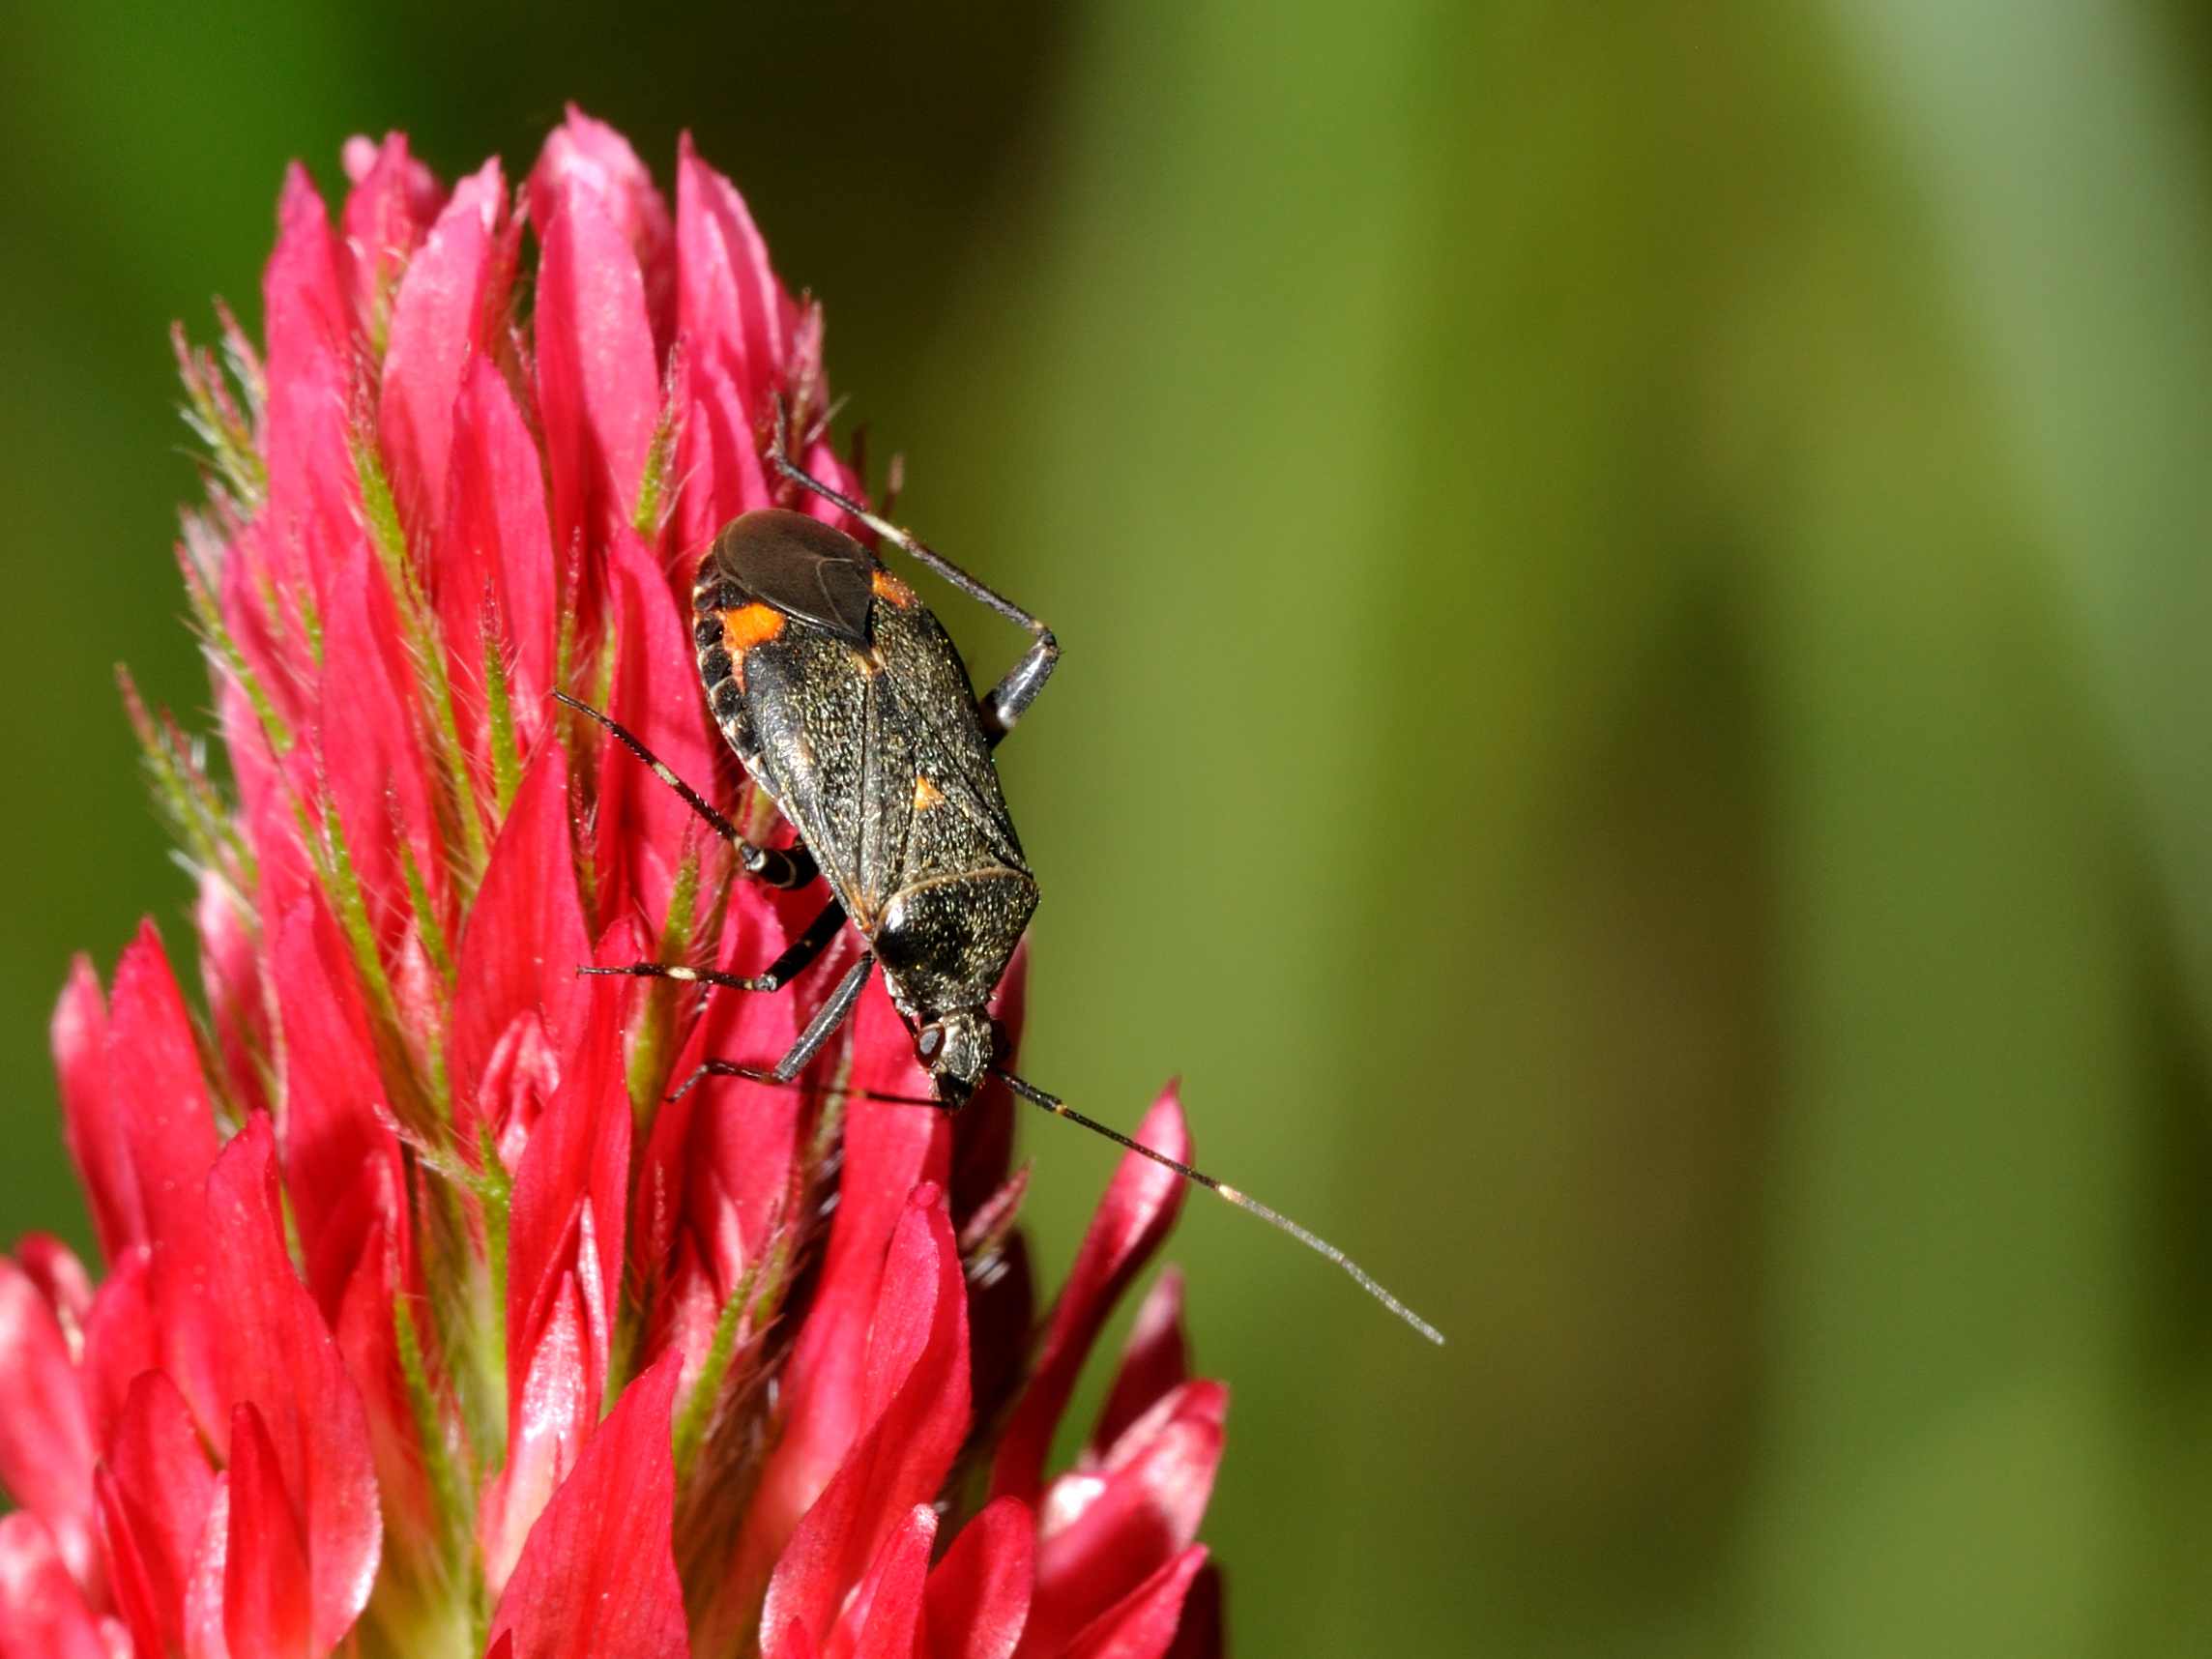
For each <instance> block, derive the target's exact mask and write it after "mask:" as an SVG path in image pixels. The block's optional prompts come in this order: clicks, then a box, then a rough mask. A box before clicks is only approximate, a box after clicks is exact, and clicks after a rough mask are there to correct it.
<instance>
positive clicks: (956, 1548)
mask: <svg viewBox="0 0 2212 1659" xmlns="http://www.w3.org/2000/svg"><path fill="white" fill-rule="evenodd" d="M1035 1527H1036V1523H1035V1520H1034V1518H1033V1516H1032V1515H1031V1514H1030V1509H1029V1505H1028V1504H1026V1503H1024V1502H1022V1501H1021V1499H1017V1498H1002V1499H998V1500H997V1501H995V1502H992V1503H988V1504H986V1505H984V1507H983V1510H982V1512H981V1513H980V1514H978V1515H977V1516H976V1517H975V1519H974V1520H973V1521H971V1522H969V1523H968V1525H967V1526H965V1527H963V1528H961V1529H960V1536H959V1537H957V1538H955V1539H953V1540H952V1548H951V1549H949V1550H947V1551H946V1553H945V1559H944V1560H942V1561H940V1562H939V1563H938V1566H937V1570H936V1571H935V1572H933V1573H931V1574H930V1575H929V1599H928V1638H929V1640H928V1645H927V1648H926V1649H925V1651H926V1653H927V1656H928V1659H1011V1655H1012V1653H1013V1651H1014V1649H1015V1647H1016V1646H1018V1645H1019V1644H1020V1643H1021V1639H1022V1626H1023V1625H1024V1624H1025V1623H1027V1622H1028V1619H1029V1615H1030V1587H1031V1576H1032V1574H1031V1568H1032V1563H1033V1557H1034V1556H1035Z"/></svg>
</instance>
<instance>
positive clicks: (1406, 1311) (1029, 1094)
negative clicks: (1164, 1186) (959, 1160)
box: [991, 1065, 1444, 1348]
mask: <svg viewBox="0 0 2212 1659" xmlns="http://www.w3.org/2000/svg"><path fill="white" fill-rule="evenodd" d="M991 1075H992V1076H994V1077H996V1078H998V1079H999V1080H1000V1081H1002V1082H1003V1083H1004V1084H1005V1086H1006V1087H1007V1088H1008V1089H1011V1090H1012V1091H1014V1092H1015V1093H1016V1094H1019V1095H1020V1096H1021V1097H1022V1098H1023V1099H1024V1100H1027V1101H1028V1102H1029V1103H1030V1104H1031V1105H1033V1106H1042V1107H1043V1108H1044V1109H1045V1110H1046V1111H1047V1112H1050V1113H1051V1114H1052V1115H1053V1116H1054V1117H1055V1118H1065V1119H1066V1120H1067V1121H1069V1122H1071V1123H1080V1124H1082V1125H1083V1127H1085V1128H1086V1129H1089V1130H1090V1131H1091V1133H1092V1134H1094V1135H1104V1136H1105V1137H1106V1138H1107V1139H1108V1140H1109V1141H1112V1142H1113V1143H1115V1145H1117V1146H1121V1147H1126V1148H1127V1149H1128V1150H1130V1151H1132V1152H1135V1153H1136V1154H1137V1155H1138V1156H1139V1157H1146V1158H1150V1159H1151V1160H1152V1162H1154V1163H1155V1164H1158V1165H1160V1166H1161V1167H1162V1168H1163V1169H1171V1170H1173V1171H1175V1173H1176V1174H1177V1175H1179V1176H1180V1177H1182V1179H1184V1180H1187V1181H1189V1182H1190V1183H1191V1184H1192V1185H1194V1186H1203V1187H1204V1188H1206V1190H1207V1191H1208V1192H1211V1193H1217V1194H1219V1195H1220V1196H1221V1197H1223V1198H1225V1199H1227V1200H1228V1201H1229V1202H1230V1203H1231V1204H1234V1205H1235V1206H1236V1207H1237V1208H1238V1209H1248V1210H1250V1211H1251V1212H1252V1213H1253V1214H1254V1215H1257V1216H1258V1217H1259V1218H1260V1219H1261V1220H1262V1221H1265V1222H1266V1224H1267V1225H1268V1226H1270V1227H1272V1228H1275V1229H1276V1230H1277V1231H1279V1232H1283V1233H1288V1234H1289V1235H1290V1236H1291V1237H1293V1238H1295V1239H1296V1240H1297V1241H1298V1242H1299V1243H1300V1244H1303V1245H1304V1246H1305V1247H1306V1248H1307V1249H1308V1250H1311V1251H1312V1252H1313V1253H1314V1254H1315V1255H1317V1256H1320V1257H1322V1258H1324V1260H1326V1261H1330V1262H1334V1263H1335V1264H1336V1265H1337V1266H1339V1267H1342V1268H1343V1269H1344V1270H1345V1272H1347V1273H1348V1274H1350V1275H1351V1276H1352V1280H1353V1283H1354V1284H1356V1285H1357V1286H1358V1287H1359V1288H1360V1289H1361V1290H1363V1291H1365V1292H1366V1293H1367V1294H1368V1295H1371V1296H1373V1297H1374V1298H1375V1299H1376V1300H1377V1301H1379V1302H1381V1303H1382V1304H1383V1306H1384V1307H1386V1308H1388V1309H1389V1310H1390V1311H1391V1312H1392V1313H1394V1314H1396V1315H1397V1316H1398V1317H1399V1318H1400V1319H1402V1320H1404V1321H1405V1322H1406V1323H1407V1324H1410V1325H1412V1327H1413V1328H1414V1329H1415V1330H1417V1331H1419V1332H1420V1333H1421V1334H1422V1335H1423V1336H1425V1337H1427V1338H1428V1339H1429V1340H1430V1341H1431V1342H1433V1343H1435V1344H1436V1345H1437V1346H1438V1347H1439V1348H1441V1347H1442V1346H1443V1345H1444V1333H1443V1332H1442V1331H1441V1330H1439V1329H1438V1328H1437V1327H1436V1326H1435V1325H1433V1324H1430V1323H1429V1322H1428V1321H1427V1320H1425V1319H1423V1318H1422V1317H1421V1316H1420V1315H1419V1314H1417V1313H1415V1312H1414V1311H1413V1310H1412V1308H1410V1307H1408V1306H1407V1305H1406V1304H1405V1303H1404V1302H1402V1301H1400V1300H1399V1299H1398V1298H1397V1297H1396V1296H1394V1295H1391V1294H1390V1293H1389V1292H1388V1291H1386V1290H1384V1289H1383V1287H1382V1286H1381V1285H1380V1284H1378V1283H1377V1282H1376V1281H1375V1278H1374V1276H1373V1275H1372V1274H1370V1273H1369V1272H1368V1271H1367V1269H1366V1268H1364V1267H1362V1266H1360V1265H1359V1264H1358V1263H1357V1262H1354V1261H1353V1259H1352V1258H1351V1257H1350V1256H1347V1255H1346V1254H1345V1253H1344V1252H1343V1251H1342V1250H1339V1249H1338V1248H1337V1247H1336V1246H1335V1245H1334V1244H1331V1243H1330V1242H1329V1241H1328V1240H1327V1239H1325V1238H1324V1237H1321V1236H1320V1235H1319V1234H1318V1233H1309V1232H1307V1231H1306V1229H1304V1228H1303V1227H1300V1226H1299V1225H1298V1224H1297V1223H1296V1222H1295V1221H1293V1220H1292V1219H1291V1218H1290V1217H1289V1216H1287V1215H1285V1214H1284V1213H1283V1212H1282V1211H1281V1210H1279V1209H1270V1208H1268V1207H1267V1206H1266V1205H1264V1204H1262V1203H1261V1202H1260V1201H1259V1200H1258V1199H1256V1198H1254V1197H1253V1196H1252V1195H1251V1194H1250V1193H1248V1192H1246V1191H1244V1189H1243V1188H1241V1187H1235V1186H1231V1185H1230V1184H1229V1183H1228V1182H1227V1181H1225V1180H1215V1179H1213V1178H1212V1177H1211V1176H1209V1175H1207V1174H1206V1173H1204V1172H1203V1171H1201V1170H1194V1169H1192V1168H1191V1167H1190V1165H1188V1164H1186V1163H1182V1162H1179V1160H1177V1159H1175V1158H1171V1157H1169V1156H1168V1155H1167V1153H1165V1152H1163V1151H1160V1150H1156V1149H1155V1148H1151V1147H1148V1146H1146V1145H1145V1144H1144V1142H1142V1141H1132V1140H1131V1139H1130V1138H1129V1137H1128V1136H1126V1135H1124V1134H1122V1133H1121V1130H1119V1129H1116V1128H1112V1127H1110V1126H1109V1125H1107V1124H1104V1123H1101V1122H1099V1121H1098V1120H1097V1119H1095V1118H1087V1117H1085V1116H1084V1115H1083V1114H1082V1113H1081V1112H1078V1111H1077V1110H1076V1109H1075V1108H1074V1107H1072V1106H1070V1105H1069V1104H1068V1103H1067V1102H1066V1101H1064V1100H1062V1098H1061V1097H1060V1096H1059V1095H1057V1094H1053V1093H1050V1092H1048V1091H1045V1090H1042V1089H1039V1088H1038V1087H1037V1086H1036V1085H1035V1084H1033V1083H1031V1082H1029V1081H1028V1080H1027V1079H1026V1078H1021V1077H1017V1076H1015V1075H1014V1073H1012V1072H1010V1071H1007V1070H1005V1069H1004V1067H1001V1066H996V1065H994V1066H993V1067H991Z"/></svg>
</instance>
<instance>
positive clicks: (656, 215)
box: [530, 103, 675, 348]
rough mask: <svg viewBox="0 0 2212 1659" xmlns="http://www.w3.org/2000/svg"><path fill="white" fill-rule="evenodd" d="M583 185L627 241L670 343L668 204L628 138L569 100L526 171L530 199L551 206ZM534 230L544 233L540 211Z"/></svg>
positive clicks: (539, 206)
mask: <svg viewBox="0 0 2212 1659" xmlns="http://www.w3.org/2000/svg"><path fill="white" fill-rule="evenodd" d="M572 189H587V190H590V191H591V192H592V193H593V194H594V195H595V196H597V198H598V200H599V202H600V204H601V205H602V206H603V207H604V208H605V210H606V213H607V217H608V218H610V219H611V220H612V221H613V223H614V225H615V227H616V229H617V230H618V231H620V232H621V234H622V237H623V240H624V241H625V242H626V243H627V244H628V245H629V247H630V251H631V254H632V255H633V257H634V258H635V259H636V261H637V266H638V269H639V271H640V273H641V274H642V276H643V278H644V283H645V293H646V300H647V306H648V308H649V310H650V311H651V313H652V317H653V328H654V336H655V339H657V340H658V341H659V342H660V344H661V346H662V347H663V348H665V347H666V345H667V343H668V330H669V323H670V317H669V306H670V290H671V288H672V287H673V285H674V276H675V274H674V272H673V271H672V270H671V268H670V258H671V256H670V237H669V226H668V204H667V203H665V202H664V201H662V200H661V199H660V192H659V191H658V190H657V189H655V188H654V184H653V175H652V174H651V173H650V172H648V171H647V170H646V166H645V163H644V162H642V161H640V160H638V159H637V152H636V151H634V150H632V149H631V148H630V146H629V140H628V139H626V138H625V137H624V136H623V135H622V134H621V133H620V132H617V131H615V130H614V129H613V128H612V127H609V126H608V125H607V124H606V123H605V122H603V121H596V120H594V119H593V118H592V117H591V116H589V115H586V114H585V113H584V112H583V111H582V110H580V109H578V108H577V107H576V106H575V105H574V104H573V103H571V104H569V105H568V119H567V120H566V121H565V122H563V123H562V125H561V126H559V127H557V128H555V129H554V130H553V131H552V132H551V133H550V134H549V135H548V136H547V137H546V140H545V148H544V150H543V152H542V153H540V155H539V156H538V165H537V166H536V167H535V168H533V169H532V171H531V174H530V199H531V202H532V211H533V213H534V215H537V216H543V215H544V214H546V213H548V212H549V211H551V210H552V209H553V207H554V205H555V204H556V203H558V202H559V201H560V200H561V199H562V198H563V196H564V195H566V194H567V193H568V192H569V191H570V190H572ZM544 234H545V224H544V220H543V218H542V217H539V222H538V235H539V236H540V237H542V236H543V235H544Z"/></svg>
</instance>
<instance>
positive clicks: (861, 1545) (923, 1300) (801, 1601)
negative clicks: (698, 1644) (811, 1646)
mask: <svg viewBox="0 0 2212 1659" xmlns="http://www.w3.org/2000/svg"><path fill="white" fill-rule="evenodd" d="M861 1407H862V1412H863V1417H862V1420H863V1422H864V1423H865V1424H866V1430H865V1432H864V1433H863V1434H862V1435H861V1436H860V1438H859V1441H857V1442H856V1443H855V1445H854V1447H853V1450H852V1454H851V1455H850V1456H849V1457H847V1458H846V1459H845V1461H844V1463H843V1464H842V1466H841V1467H840V1468H839V1469H838V1470H837V1472H836V1475H835V1476H834V1477H833V1478H832V1479H831V1480H830V1482H829V1486H828V1487H827V1488H825V1489H824V1491H823V1494H822V1496H821V1498H820V1499H818V1500H817V1501H816V1502H815V1504H814V1506H813V1507H812V1508H811V1509H809V1510H808V1511H807V1512H806V1514H805V1516H804V1517H803V1518H802V1519H801V1520H800V1524H799V1528H798V1530H797V1531H796V1532H795V1533H793V1535H792V1539H791V1542H790V1544H789V1545H788V1546H787V1547H786V1548H785V1550H784V1552H783V1557H782V1558H781V1559H780V1560H779V1561H778V1562H777V1563H776V1568H775V1574H774V1577H773V1578H772V1580H771V1582H770V1585H769V1591H768V1599H767V1603H766V1605H765V1607H764V1609H763V1612H762V1625H761V1628H762V1629H763V1630H764V1631H768V1630H780V1629H782V1628H783V1627H784V1626H785V1625H786V1624H787V1623H789V1622H791V1621H793V1620H797V1621H798V1622H799V1623H800V1624H801V1625H803V1626H804V1627H805V1629H806V1631H807V1633H808V1634H809V1635H810V1636H812V1637H814V1638H815V1640H816V1642H817V1644H819V1643H820V1642H821V1640H822V1639H823V1638H824V1637H825V1636H826V1635H827V1633H828V1631H829V1627H830V1621H831V1619H832V1617H833V1615H835V1613H836V1611H837V1609H838V1607H839V1606H840V1605H841V1603H842V1602H843V1600H844V1597H845V1593H846V1591H847V1589H848V1588H849V1587H850V1586H853V1585H854V1584H855V1583H856V1582H857V1581H858V1580H859V1577H860V1575H861V1573H862V1572H863V1571H864V1570H865V1569H866V1567H867V1565H868V1563H869V1562H870V1561H872V1560H873V1559H874V1558H875V1556H876V1553H877V1551H878V1550H880V1549H881V1548H882V1547H883V1540H884V1539H885V1538H886V1537H887V1536H888V1534H889V1533H890V1532H891V1530H892V1529H893V1528H895V1527H896V1526H897V1525H898V1524H899V1522H900V1520H901V1518H902V1517H903V1516H904V1515H905V1514H906V1512H907V1511H908V1510H909V1509H910V1508H912V1507H913V1506H914V1505H915V1504H917V1503H922V1502H926V1501H927V1500H928V1499H931V1498H933V1497H935V1496H936V1494H937V1489H938V1487H939V1486H940V1485H941V1484H943V1482H944V1479H945V1476H946V1470H949V1469H950V1468H951V1467H952V1459H953V1457H954V1455H955V1454H956V1453H957V1452H958V1451H959V1449H960V1441H961V1440H962V1439H963V1438H964V1437H965V1436H966V1434H967V1432H968V1321H967V1299H966V1295H965V1287H964V1285H963V1282H962V1277H961V1270H960V1253H959V1250H958V1248H957V1247H956V1246H955V1245H954V1243H953V1240H952V1225H951V1222H950V1220H949V1219H948V1218H947V1217H946V1213H945V1206H944V1195H943V1193H942V1192H941V1191H940V1190H939V1189H938V1188H937V1187H936V1186H934V1185H933V1184H930V1183H927V1182H924V1183H923V1184H922V1185H920V1186H917V1187H916V1188H915V1190H914V1194H913V1197H912V1198H911V1200H910V1201H909V1203H908V1205H907V1208H906V1211H905V1213H904V1214H903V1215H902V1216H901V1217H900V1220H899V1223H898V1227H897V1230H896V1232H894V1233H893V1234H892V1236H891V1241H890V1249H889V1252H888V1257H887V1259H886V1262H885V1265H884V1272H883V1291H882V1295H881V1296H880V1297H879V1299H878V1301H877V1304H876V1310H875V1318H874V1321H873V1322H872V1325H871V1328H870V1331H869V1340H868V1353H867V1364H866V1368H865V1373H864V1376H863V1378H862V1390H861Z"/></svg>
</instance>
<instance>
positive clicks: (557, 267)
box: [531, 149, 661, 547]
mask: <svg viewBox="0 0 2212 1659" xmlns="http://www.w3.org/2000/svg"><path fill="white" fill-rule="evenodd" d="M550 154H551V151H550V149H549V150H548V155H550ZM544 176H545V168H544V167H543V166H540V168H539V172H538V175H536V176H534V178H533V182H532V189H531V213H532V216H533V217H534V218H538V237H539V240H540V242H541V243H542V245H543V246H542V248H541V251H540V253H539V257H538V310H537V324H536V329H537V334H536V338H537V345H538V418H539V420H540V421H541V422H542V423H543V427H544V433H545V457H546V463H547V467H548V469H549V471H550V472H551V475H552V481H553V529H554V536H555V544H556V545H558V546H561V547H568V546H571V545H574V544H577V543H579V542H580V543H581V544H582V545H584V546H586V547H597V546H598V545H599V544H600V543H601V542H602V541H604V540H605V539H606V538H608V537H609V536H611V535H613V534H614V533H615V532H616V531H618V530H620V529H622V528H625V527H626V526H627V525H628V523H629V518H630V513H631V512H632V510H633V509H635V507H636V505H637V492H638V485H639V483H640V482H641V481H642V480H643V479H644V477H645V462H646V456H647V453H648V452H649V451H650V450H651V448H652V444H653V433H654V428H655V426H656V425H657V424H658V423H659V421H660V400H661V392H660V368H659V359H658V357H657V355H656V353H655V348H654V339H653V327H652V324H651V322H650V321H649V319H648V317H647V313H646V298H645V283H644V279H643V277H641V275H640V274H639V271H638V266H637V258H636V255H635V253H634V252H633V251H632V249H631V247H630V244H629V241H628V238H627V237H626V235H625V233H624V230H623V228H622V226H621V225H620V224H619V223H618V222H617V220H616V219H615V218H614V217H613V215H612V214H611V213H610V212H609V210H608V205H607V200H606V198H605V197H604V196H602V195H601V194H600V193H599V192H598V191H597V190H595V189H589V188H585V187H582V186H579V185H577V184H576V183H575V182H574V179H573V177H572V176H571V175H568V174H556V175H555V176H554V177H552V178H551V179H549V180H548V181H547V183H546V184H545V186H544V188H543V189H540V188H539V186H538V179H539V178H542V177H544Z"/></svg>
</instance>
